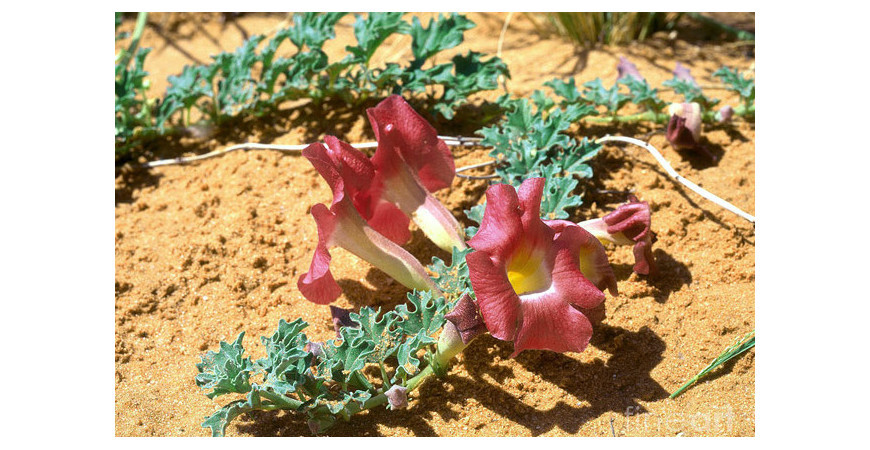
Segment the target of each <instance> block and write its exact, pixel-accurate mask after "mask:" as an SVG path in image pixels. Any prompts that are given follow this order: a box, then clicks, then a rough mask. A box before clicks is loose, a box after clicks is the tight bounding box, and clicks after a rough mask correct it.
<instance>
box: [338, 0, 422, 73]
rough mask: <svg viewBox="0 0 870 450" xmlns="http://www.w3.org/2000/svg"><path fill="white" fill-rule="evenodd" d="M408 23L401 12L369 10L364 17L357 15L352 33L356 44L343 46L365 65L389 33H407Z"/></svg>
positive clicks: (357, 60)
mask: <svg viewBox="0 0 870 450" xmlns="http://www.w3.org/2000/svg"><path fill="white" fill-rule="evenodd" d="M409 31H410V25H408V23H407V22H405V21H403V20H402V13H401V12H370V13H368V14H367V15H366V16H365V17H363V16H362V15H357V19H356V22H354V24H353V34H354V36H356V40H357V45H355V46H350V45H349V46H347V47H345V48H346V49H347V51H349V52H350V53H351V54H352V55H353V56H354V60H355V61H356V62H359V63H361V64H364V65H367V64H368V62H369V60H370V59H371V57H372V55H374V53H375V50H377V49H378V47H379V46H380V45H381V43H383V42H384V40H386V39H387V38H388V37H389V36H390V35H391V34H394V33H400V34H408V32H409Z"/></svg>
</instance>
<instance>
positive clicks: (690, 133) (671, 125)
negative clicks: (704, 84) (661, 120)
mask: <svg viewBox="0 0 870 450" xmlns="http://www.w3.org/2000/svg"><path fill="white" fill-rule="evenodd" d="M668 114H670V115H671V119H670V121H668V131H667V134H666V136H667V138H668V142H670V143H671V145H673V146H674V148H676V149H687V150H688V149H696V148H698V146H699V144H700V142H701V105H699V104H697V103H694V102H693V103H672V104H671V105H670V106H669V107H668Z"/></svg>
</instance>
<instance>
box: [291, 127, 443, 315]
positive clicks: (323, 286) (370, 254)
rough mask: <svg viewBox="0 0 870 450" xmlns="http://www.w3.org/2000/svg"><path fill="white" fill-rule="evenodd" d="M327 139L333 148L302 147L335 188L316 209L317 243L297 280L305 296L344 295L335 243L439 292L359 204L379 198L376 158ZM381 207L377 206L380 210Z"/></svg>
mask: <svg viewBox="0 0 870 450" xmlns="http://www.w3.org/2000/svg"><path fill="white" fill-rule="evenodd" d="M326 141H327V143H328V144H329V147H327V146H325V145H323V144H320V143H315V144H311V145H309V146H308V147H307V148H305V150H303V151H302V155H303V156H305V157H306V158H307V159H308V161H310V162H311V164H312V165H313V166H314V168H315V169H316V170H317V171H318V172H319V173H320V175H321V176H322V177H323V178H324V179H325V180H326V182H327V183H328V184H329V186H330V188H332V205H331V206H330V207H329V208H327V207H326V205H324V204H322V203H318V204H316V205H314V206H313V207H312V208H311V214H312V215H313V216H314V220H315V221H316V223H317V235H318V243H317V248H316V250H315V251H314V258H313V259H312V261H311V267H310V269H309V271H308V272H306V273H305V274H303V275H302V276H301V277H300V278H299V281H298V283H297V285H298V287H299V290H300V291H301V292H302V295H304V296H305V298H307V299H308V300H311V301H312V302H314V303H319V304H328V303H331V302H332V301H333V300H335V299H336V298H338V296H339V295H341V288H340V287H339V286H338V283H336V282H335V279H334V278H333V276H332V273H331V272H330V271H329V263H330V261H331V259H332V258H331V256H330V254H329V249H330V248H331V247H334V246H339V247H343V248H344V249H346V250H348V251H350V252H351V253H353V254H355V255H357V256H359V257H360V258H362V259H364V260H366V261H368V262H369V263H371V264H372V265H374V266H376V267H378V268H379V269H381V270H383V271H384V272H385V273H387V275H390V276H391V277H393V278H395V279H396V280H397V281H398V282H400V283H402V284H404V285H405V286H407V287H409V288H412V289H420V290H434V291H438V288H437V287H436V285H435V283H434V282H433V281H432V279H431V278H429V276H428V275H427V273H426V269H425V268H424V267H423V265H422V264H420V262H419V261H417V259H416V258H414V256H413V255H411V254H410V253H408V252H407V251H406V250H405V249H403V248H402V247H400V246H399V245H397V244H396V243H395V242H393V241H392V240H390V239H388V238H387V237H386V236H384V234H381V233H379V232H378V231H376V230H375V229H374V228H372V226H370V223H368V222H366V220H365V219H364V218H363V217H362V216H361V215H360V213H359V211H358V208H357V207H356V206H355V203H357V204H367V205H372V204H375V203H376V199H377V197H376V196H374V195H372V192H373V191H372V185H371V183H372V181H373V180H374V178H375V177H374V168H373V166H372V165H371V163H370V162H369V161H368V160H367V159H366V158H365V156H364V155H362V154H361V153H359V152H358V151H356V150H354V149H353V148H352V147H351V146H350V145H349V144H346V143H343V142H341V141H339V140H338V139H335V138H332V137H328V138H327V139H326ZM360 156H362V157H360ZM354 200H356V202H355V201H354ZM380 208H382V209H384V207H380ZM378 209H379V208H378V207H376V208H374V211H375V214H377V211H378ZM387 209H388V208H387ZM363 210H365V208H363ZM396 212H398V213H399V214H401V212H399V211H396ZM406 228H407V227H406Z"/></svg>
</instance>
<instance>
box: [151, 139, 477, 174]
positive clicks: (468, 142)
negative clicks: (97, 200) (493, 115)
mask: <svg viewBox="0 0 870 450" xmlns="http://www.w3.org/2000/svg"><path fill="white" fill-rule="evenodd" d="M438 138H439V139H442V140H443V141H444V143H446V144H447V145H452V146H455V147H473V146H475V145H479V142H480V141H481V138H475V137H467V136H456V137H454V136H438ZM308 145H309V144H300V145H272V144H257V143H253V142H250V143H246V144H239V145H233V146H231V147H227V148H223V149H220V150H215V151H213V152H209V153H205V154H202V155H197V156H182V157H178V158H172V159H162V160H160V161H151V162H147V163H145V164H142V167H145V168H152V167H160V166H171V165H175V164H188V163H192V162H195V161H201V160H203V159H209V158H214V157H216V156H221V155H225V154H227V153H230V152H233V151H236V150H277V151H280V152H293V153H296V152H301V151H302V150H304V149H305V147H308ZM350 145H351V146H352V147H354V148H358V149H365V148H377V146H378V143H377V142H362V143H359V144H350Z"/></svg>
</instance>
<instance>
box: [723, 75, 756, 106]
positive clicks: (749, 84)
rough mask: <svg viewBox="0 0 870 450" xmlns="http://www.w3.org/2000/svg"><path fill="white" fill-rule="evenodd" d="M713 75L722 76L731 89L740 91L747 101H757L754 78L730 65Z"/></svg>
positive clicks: (742, 97)
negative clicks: (746, 76)
mask: <svg viewBox="0 0 870 450" xmlns="http://www.w3.org/2000/svg"><path fill="white" fill-rule="evenodd" d="M713 76H714V77H718V78H720V79H721V80H722V82H723V83H725V85H726V86H727V87H728V89H729V90H731V91H734V92H736V93H738V94H739V95H740V98H741V99H742V100H743V101H744V102H745V103H747V104H749V105H752V104H753V102H755V79H754V78H744V77H743V76H742V75H740V73H739V72H738V71H736V70H734V69H731V68H730V67H728V66H723V67H722V68H720V69H719V70H717V71H715V72H713Z"/></svg>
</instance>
